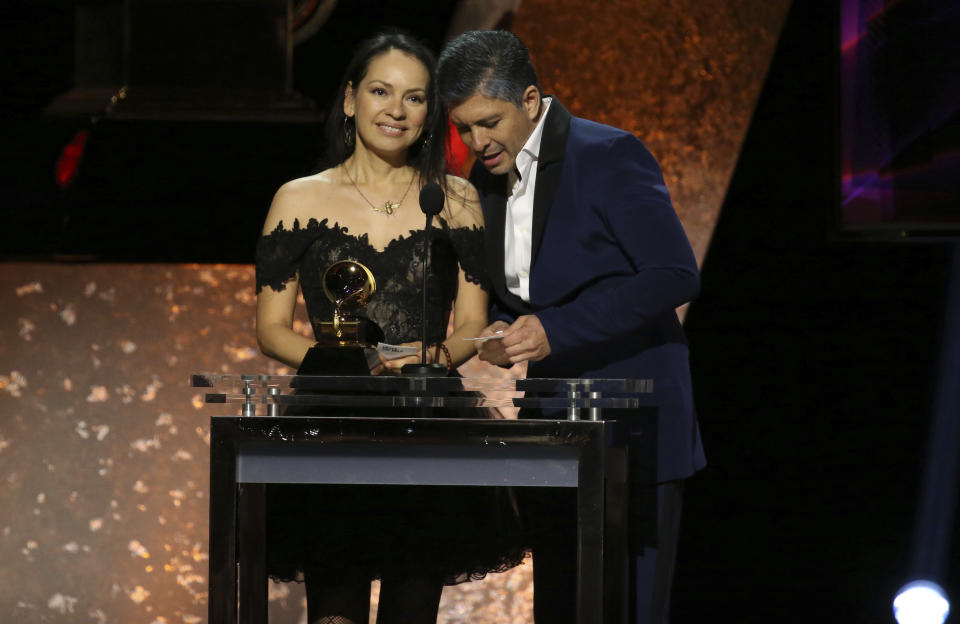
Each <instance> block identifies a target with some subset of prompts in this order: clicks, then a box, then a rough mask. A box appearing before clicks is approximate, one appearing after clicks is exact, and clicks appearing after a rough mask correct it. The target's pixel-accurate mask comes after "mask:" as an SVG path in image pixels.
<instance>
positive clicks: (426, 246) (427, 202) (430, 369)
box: [400, 183, 447, 377]
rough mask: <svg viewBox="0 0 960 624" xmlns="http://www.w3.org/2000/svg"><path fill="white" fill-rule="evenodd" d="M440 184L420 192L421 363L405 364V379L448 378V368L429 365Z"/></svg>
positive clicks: (441, 197) (436, 364)
mask: <svg viewBox="0 0 960 624" xmlns="http://www.w3.org/2000/svg"><path fill="white" fill-rule="evenodd" d="M445 199H446V198H445V196H444V194H443V189H442V188H440V185H439V184H436V183H430V184H427V185H425V186H424V187H423V189H422V190H421V191H420V210H422V211H423V213H424V214H425V215H427V225H426V227H425V228H424V237H423V327H422V329H421V333H420V363H419V364H404V365H403V367H402V368H401V369H400V374H401V375H402V376H404V377H446V376H447V367H446V366H444V365H443V364H440V363H438V362H433V363H431V364H427V267H428V265H429V264H430V234H431V231H432V228H431V222H432V221H433V215H435V214H439V213H440V211H441V210H443V202H444V200H445Z"/></svg>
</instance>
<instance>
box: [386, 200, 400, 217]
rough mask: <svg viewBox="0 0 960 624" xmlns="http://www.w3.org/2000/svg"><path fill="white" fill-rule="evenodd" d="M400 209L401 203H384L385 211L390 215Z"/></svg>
mask: <svg viewBox="0 0 960 624" xmlns="http://www.w3.org/2000/svg"><path fill="white" fill-rule="evenodd" d="M399 207H400V203H399V202H392V201H385V202H383V211H384V212H385V213H387V214H388V215H392V214H393V211H394V210H396V209H397V208H399Z"/></svg>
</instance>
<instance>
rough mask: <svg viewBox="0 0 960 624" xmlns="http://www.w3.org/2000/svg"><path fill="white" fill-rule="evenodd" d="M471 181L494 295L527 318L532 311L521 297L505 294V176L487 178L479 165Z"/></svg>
mask: <svg viewBox="0 0 960 624" xmlns="http://www.w3.org/2000/svg"><path fill="white" fill-rule="evenodd" d="M470 181H471V182H472V183H473V185H474V186H475V187H476V188H477V191H479V192H480V196H481V197H482V198H483V220H484V254H486V264H487V272H488V274H489V276H490V283H491V285H492V289H493V295H494V297H495V298H496V299H499V300H500V301H501V302H503V303H504V304H505V305H506V307H507V310H505V311H513V312H515V313H516V314H530V313H532V312H533V309H532V308H531V307H530V305H529V304H528V303H527V302H525V301H524V300H523V299H521V298H520V297H518V296H516V295H514V294H513V293H512V292H510V291H509V290H507V280H506V276H505V275H504V273H503V253H504V251H503V240H504V233H503V231H504V227H505V223H506V213H507V176H505V175H499V176H495V175H490V173H489V172H488V171H487V170H486V169H485V168H484V167H483V165H482V164H481V163H479V162H478V163H476V164H475V165H474V167H473V171H472V173H471V175H470Z"/></svg>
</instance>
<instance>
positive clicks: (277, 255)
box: [256, 219, 326, 294]
mask: <svg viewBox="0 0 960 624" xmlns="http://www.w3.org/2000/svg"><path fill="white" fill-rule="evenodd" d="M324 221H326V219H324ZM318 225H320V224H318V223H317V222H316V221H315V220H314V219H311V220H310V222H309V223H308V224H307V227H306V228H301V227H300V221H299V220H294V222H293V229H291V230H288V229H285V228H284V227H283V222H282V221H281V222H279V223H278V224H277V227H276V228H274V230H273V231H272V232H270V233H269V234H264V235H263V236H261V237H260V239H259V240H258V241H257V253H256V274H257V294H259V293H260V291H261V290H263V288H265V287H267V286H269V287H270V288H272V289H273V290H275V291H278V292H279V291H281V290H283V289H284V288H286V284H287V282H288V281H290V280H291V279H292V278H293V277H295V276H296V275H297V271H298V270H299V268H300V259H301V258H302V257H303V254H304V252H305V251H306V249H307V247H309V246H310V244H311V243H312V242H313V241H314V240H315V239H316V237H317V231H318V229H319V228H318Z"/></svg>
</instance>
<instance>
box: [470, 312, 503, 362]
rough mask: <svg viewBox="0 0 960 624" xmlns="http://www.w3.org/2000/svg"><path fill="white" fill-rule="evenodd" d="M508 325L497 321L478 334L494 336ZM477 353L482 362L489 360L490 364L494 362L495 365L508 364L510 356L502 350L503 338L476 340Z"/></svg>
mask: <svg viewBox="0 0 960 624" xmlns="http://www.w3.org/2000/svg"><path fill="white" fill-rule="evenodd" d="M508 327H510V326H509V325H507V324H506V323H504V322H503V321H497V322H495V323H494V324H493V325H490V326H488V327H487V328H486V329H484V330H483V331H482V332H480V335H481V336H495V335H497V334H501V333H503V331H504V330H505V329H507V328H508ZM477 354H478V355H479V356H480V359H481V360H483V361H484V362H490V363H491V364H496V365H497V366H510V358H509V357H508V356H507V354H506V352H505V351H504V350H503V340H500V339H496V340H483V341H480V342H478V343H477Z"/></svg>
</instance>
